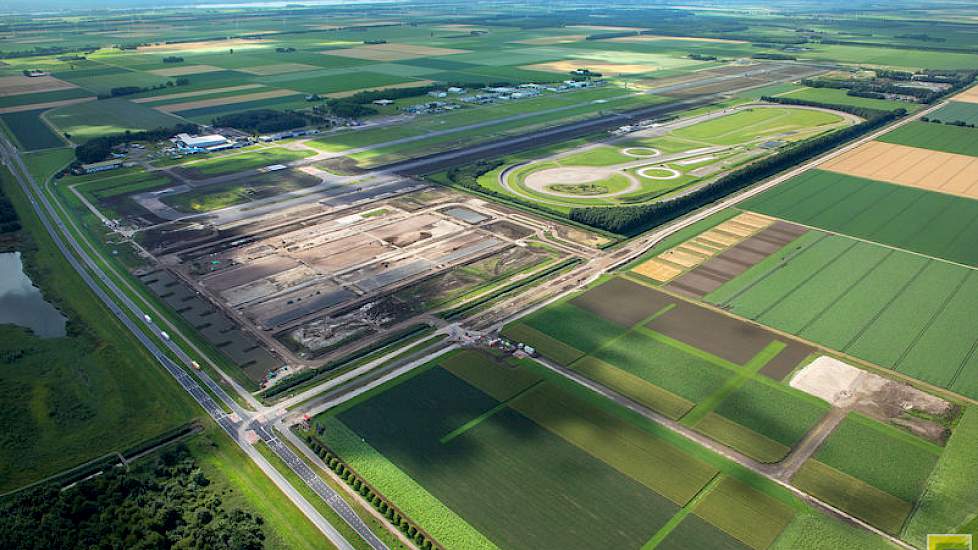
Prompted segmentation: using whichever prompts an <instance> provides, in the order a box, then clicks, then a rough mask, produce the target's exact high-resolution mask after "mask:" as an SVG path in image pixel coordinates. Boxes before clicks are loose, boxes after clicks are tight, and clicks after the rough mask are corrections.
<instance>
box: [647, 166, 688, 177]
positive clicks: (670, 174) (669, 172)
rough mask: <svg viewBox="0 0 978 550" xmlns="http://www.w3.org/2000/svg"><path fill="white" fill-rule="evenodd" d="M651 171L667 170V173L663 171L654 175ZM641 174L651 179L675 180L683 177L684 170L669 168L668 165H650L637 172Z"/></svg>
mask: <svg viewBox="0 0 978 550" xmlns="http://www.w3.org/2000/svg"><path fill="white" fill-rule="evenodd" d="M650 172H665V175H662V174H661V173H660V174H658V175H653V174H651V173H650ZM636 173H637V174H638V175H639V176H642V177H643V178H648V179H650V180H675V179H679V178H680V177H682V175H683V174H682V172H680V171H679V170H676V169H675V168H669V167H668V166H649V167H648V168H642V169H641V170H638V171H637V172H636Z"/></svg>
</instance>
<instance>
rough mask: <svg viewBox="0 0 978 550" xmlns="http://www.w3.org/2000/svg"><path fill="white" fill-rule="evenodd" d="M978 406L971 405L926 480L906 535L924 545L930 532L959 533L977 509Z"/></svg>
mask: <svg viewBox="0 0 978 550" xmlns="http://www.w3.org/2000/svg"><path fill="white" fill-rule="evenodd" d="M976 440H978V409H976V408H975V407H968V408H967V409H966V410H965V412H964V414H963V416H962V418H961V421H960V422H959V423H958V425H957V426H956V427H955V428H954V432H953V433H952V434H951V439H950V440H948V442H947V445H946V446H945V448H944V453H943V454H942V455H941V458H940V460H939V461H938V462H937V466H936V467H935V468H934V472H933V473H932V474H931V476H930V478H929V479H928V481H927V486H926V487H925V489H924V493H923V494H922V495H921V496H920V499H919V501H918V504H917V507H916V508H915V509H914V512H913V515H912V516H911V517H910V520H909V521H908V522H907V525H906V527H905V528H904V538H905V539H906V540H908V541H910V543H911V544H915V545H919V546H923V544H924V543H925V541H926V538H927V534H928V533H960V532H966V531H961V530H960V527H961V526H962V525H963V524H964V523H965V522H966V521H967V520H968V517H969V515H971V513H972V511H974V510H976V509H978V468H975V464H978V445H975V441H976Z"/></svg>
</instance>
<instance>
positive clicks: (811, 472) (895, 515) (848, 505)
mask: <svg viewBox="0 0 978 550" xmlns="http://www.w3.org/2000/svg"><path fill="white" fill-rule="evenodd" d="M791 481H792V483H793V484H794V485H795V486H797V487H798V488H799V489H801V490H803V491H806V492H808V493H810V494H811V495H813V496H815V497H818V498H820V499H822V500H824V501H825V502H827V503H829V504H831V505H833V506H836V507H837V508H839V509H841V510H845V511H846V512H849V513H850V514H852V515H854V516H856V517H857V518H859V519H862V520H864V521H866V522H868V523H870V524H872V525H874V526H876V527H878V528H879V529H882V530H883V531H886V532H887V533H890V534H897V533H899V532H900V528H901V527H902V526H903V522H904V520H905V519H906V518H907V515H908V514H910V510H911V509H912V507H913V506H912V505H911V504H910V503H909V502H906V501H904V500H901V499H899V498H897V497H895V496H893V495H891V494H889V493H887V492H885V491H881V490H879V489H877V488H875V487H873V486H872V485H870V484H868V483H865V482H863V481H860V480H859V479H857V478H855V477H852V476H850V475H846V474H844V473H842V472H840V471H838V470H836V469H835V468H832V467H830V466H826V465H825V464H822V463H821V462H819V461H817V460H815V459H809V460H808V461H807V462H805V464H803V465H802V467H801V469H800V470H798V473H796V474H795V476H794V477H793V478H792V480H791Z"/></svg>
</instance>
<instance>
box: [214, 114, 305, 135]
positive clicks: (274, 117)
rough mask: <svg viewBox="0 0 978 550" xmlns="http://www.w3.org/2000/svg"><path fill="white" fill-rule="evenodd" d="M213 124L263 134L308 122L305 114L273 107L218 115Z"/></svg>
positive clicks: (289, 128)
mask: <svg viewBox="0 0 978 550" xmlns="http://www.w3.org/2000/svg"><path fill="white" fill-rule="evenodd" d="M212 122H213V124H214V126H217V127H229V128H237V129H238V130H244V131H246V132H253V133H256V134H264V133H267V132H281V131H284V130H292V129H293V128H301V127H302V126H305V125H306V124H308V123H309V119H308V118H306V116H305V115H302V114H300V113H297V112H295V111H275V110H273V109H254V110H251V111H242V112H240V113H233V114H230V115H224V116H219V117H217V118H215V119H214V120H213V121H212Z"/></svg>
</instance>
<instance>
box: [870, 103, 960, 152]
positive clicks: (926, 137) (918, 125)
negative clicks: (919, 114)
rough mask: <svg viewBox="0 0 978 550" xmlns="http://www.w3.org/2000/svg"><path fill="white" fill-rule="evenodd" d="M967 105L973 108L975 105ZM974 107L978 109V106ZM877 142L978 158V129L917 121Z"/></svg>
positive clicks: (884, 135) (878, 139)
mask: <svg viewBox="0 0 978 550" xmlns="http://www.w3.org/2000/svg"><path fill="white" fill-rule="evenodd" d="M967 105H969V106H972V105H973V104H970V103H969V104H967ZM974 106H975V107H978V105H974ZM945 109H946V107H945ZM941 111H944V109H941V110H940V111H938V112H937V113H935V116H936V115H938V114H940V113H941ZM950 120H959V119H950ZM975 120H978V111H976V114H975ZM877 141H883V142H886V143H896V144H898V145H908V146H910V147H920V148H922V149H931V150H933V151H944V152H945V153H955V154H958V155H970V156H972V157H978V128H964V127H961V126H951V125H948V124H937V123H934V122H916V121H915V122H911V123H910V124H904V125H903V126H901V127H899V128H897V129H896V130H893V131H892V132H888V133H886V134H883V135H882V136H880V137H879V138H877Z"/></svg>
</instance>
